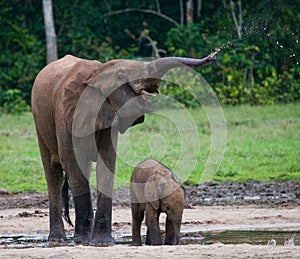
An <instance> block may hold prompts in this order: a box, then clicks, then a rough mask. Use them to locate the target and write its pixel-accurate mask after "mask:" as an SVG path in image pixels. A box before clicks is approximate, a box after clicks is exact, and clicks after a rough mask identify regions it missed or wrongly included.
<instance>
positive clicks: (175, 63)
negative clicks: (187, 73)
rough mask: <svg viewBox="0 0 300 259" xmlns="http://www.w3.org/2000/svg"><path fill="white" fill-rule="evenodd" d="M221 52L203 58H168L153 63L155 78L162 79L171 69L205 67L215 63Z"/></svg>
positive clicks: (217, 51)
mask: <svg viewBox="0 0 300 259" xmlns="http://www.w3.org/2000/svg"><path fill="white" fill-rule="evenodd" d="M219 51H220V50H216V51H215V52H213V53H211V54H210V55H208V56H206V57H204V58H201V59H195V58H184V57H166V58H160V59H157V60H155V61H153V65H154V69H155V77H156V78H160V77H162V76H163V75H164V74H165V73H166V72H168V71H169V70H170V69H172V68H175V67H181V66H189V67H203V66H207V65H209V64H211V63H213V62H214V61H215V60H216V55H217V54H218V53H219Z"/></svg>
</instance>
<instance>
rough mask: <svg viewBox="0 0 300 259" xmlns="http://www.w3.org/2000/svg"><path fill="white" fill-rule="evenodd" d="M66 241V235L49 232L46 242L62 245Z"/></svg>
mask: <svg viewBox="0 0 300 259" xmlns="http://www.w3.org/2000/svg"><path fill="white" fill-rule="evenodd" d="M66 240H67V237H66V234H65V232H64V231H60V232H58V231H50V234H49V236H48V241H49V242H53V243H62V242H65V241H66Z"/></svg>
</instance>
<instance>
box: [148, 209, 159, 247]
mask: <svg viewBox="0 0 300 259" xmlns="http://www.w3.org/2000/svg"><path fill="white" fill-rule="evenodd" d="M159 215H160V212H159V211H157V210H155V209H153V208H152V206H151V205H150V204H147V205H146V225H147V235H146V241H145V244H146V245H162V244H163V238H162V234H161V232H160V228H159Z"/></svg>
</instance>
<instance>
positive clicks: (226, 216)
mask: <svg viewBox="0 0 300 259" xmlns="http://www.w3.org/2000/svg"><path fill="white" fill-rule="evenodd" d="M186 193H187V196H186V209H185V211H184V215H183V222H182V229H181V245H179V246H175V247H170V246H165V247H147V246H143V247H131V246H130V245H129V244H130V241H131V214H130V206H129V204H130V203H129V190H128V188H120V189H117V190H116V191H115V192H114V197H113V204H114V205H113V235H114V238H115V240H116V246H114V247H113V248H100V247H99V248H95V247H86V246H78V245H75V244H74V242H73V238H72V235H73V231H74V229H73V228H71V227H69V226H67V225H66V226H65V228H66V233H67V235H68V237H69V240H68V241H67V242H66V243H64V244H63V245H62V246H58V247H56V246H55V247H52V246H53V244H49V243H48V242H47V235H48V231H49V229H48V225H49V223H48V198H47V194H45V193H20V194H7V193H5V192H3V193H2V194H0V254H1V258H19V257H23V258H50V257H52V256H53V257H55V258H82V257H88V258H89V257H94V256H95V255H96V254H99V256H98V257H99V258H124V256H130V257H133V258H140V257H141V256H142V255H143V254H144V253H147V255H149V256H151V257H154V258H168V257H169V256H170V255H172V256H173V255H174V256H175V258H199V257H201V258H249V257H250V258H253V257H255V258H272V257H273V258H299V254H300V183H299V182H291V181H287V182H281V183H260V182H248V183H243V184H239V183H233V182H228V183H222V184H217V183H207V184H202V185H199V186H193V187H186ZM94 197H95V193H94ZM71 215H72V217H73V221H74V209H71ZM164 219H165V215H162V217H161V229H164V224H163V222H164ZM145 232H146V227H145V225H143V227H142V234H145ZM24 248H26V249H24Z"/></svg>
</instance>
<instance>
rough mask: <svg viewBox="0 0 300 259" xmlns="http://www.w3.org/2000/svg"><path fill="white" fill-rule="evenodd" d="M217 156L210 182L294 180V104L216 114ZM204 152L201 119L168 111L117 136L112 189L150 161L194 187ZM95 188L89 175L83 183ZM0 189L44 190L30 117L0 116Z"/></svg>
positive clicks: (205, 126) (298, 173) (299, 172)
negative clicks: (221, 142)
mask: <svg viewBox="0 0 300 259" xmlns="http://www.w3.org/2000/svg"><path fill="white" fill-rule="evenodd" d="M223 111H224V114H225V119H226V126H227V133H226V139H227V141H226V146H225V153H224V157H223V159H222V162H221V165H220V167H219V168H218V169H217V170H215V171H214V174H213V175H211V176H212V177H213V179H214V180H217V181H224V180H235V181H247V180H250V179H251V180H263V181H274V180H287V179H292V180H300V131H299V128H300V116H299V115H300V104H289V105H274V106H255V107H252V106H237V107H225V108H223ZM210 152H211V131H210V124H209V121H208V119H207V117H206V114H205V113H204V112H203V110H201V109H197V110H188V111H185V110H168V111H162V112H160V113H159V114H154V115H151V116H147V118H146V120H145V123H143V124H141V125H139V126H136V127H133V128H131V129H130V130H129V131H128V132H127V133H126V134H125V135H121V136H120V139H119V146H118V160H117V168H116V181H115V185H116V186H127V185H128V183H129V180H130V176H131V172H132V169H133V167H134V166H135V165H136V164H137V163H138V162H140V161H142V160H143V159H146V158H148V157H153V158H155V159H158V160H161V161H162V162H163V163H165V164H166V165H167V166H169V167H170V168H171V169H172V170H174V171H175V173H176V174H177V175H178V176H179V177H180V178H181V180H183V181H185V182H187V183H190V184H197V183H199V182H200V181H201V174H202V172H203V170H204V169H205V166H206V163H207V160H208V158H209V155H210ZM91 184H92V186H95V174H93V175H92V178H91ZM0 188H5V189H7V190H8V191H24V190H34V191H45V190H46V183H45V179H44V174H43V169H42V164H41V161H40V155H39V151H38V146H37V140H36V136H35V129H34V125H33V120H32V116H31V114H30V113H25V114H22V115H0Z"/></svg>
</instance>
